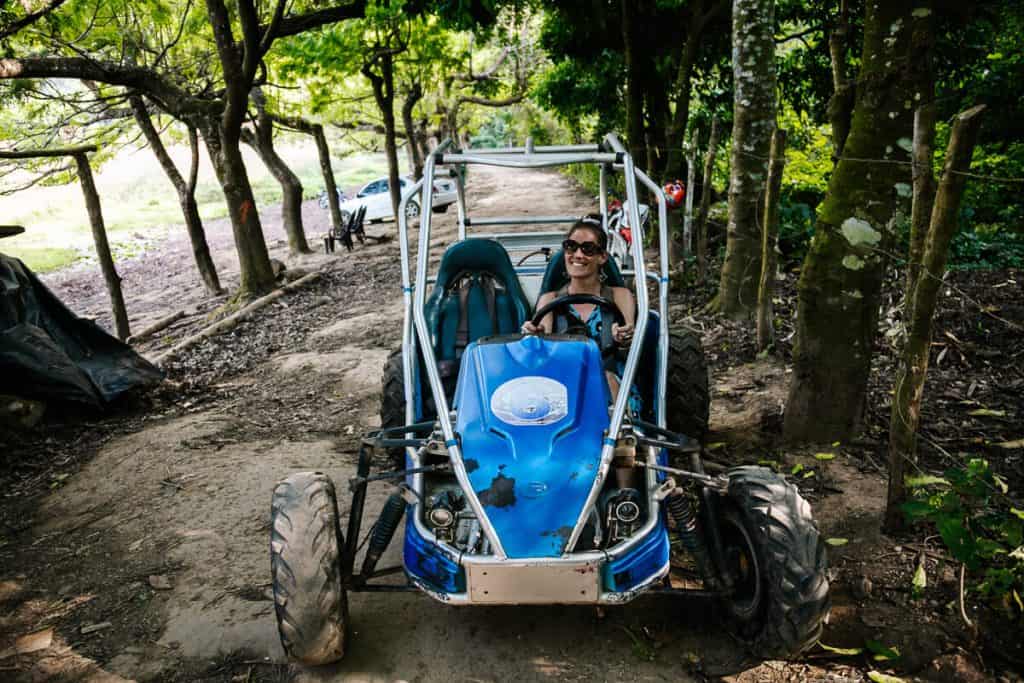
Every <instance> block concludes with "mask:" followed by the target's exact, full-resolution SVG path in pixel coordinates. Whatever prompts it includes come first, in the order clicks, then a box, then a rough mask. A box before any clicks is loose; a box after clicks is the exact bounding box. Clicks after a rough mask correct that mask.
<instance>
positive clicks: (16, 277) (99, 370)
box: [0, 254, 163, 410]
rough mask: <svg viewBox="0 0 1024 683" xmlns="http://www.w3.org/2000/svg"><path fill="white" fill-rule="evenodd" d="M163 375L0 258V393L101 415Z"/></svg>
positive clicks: (25, 271) (19, 266)
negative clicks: (68, 404) (78, 406)
mask: <svg viewBox="0 0 1024 683" xmlns="http://www.w3.org/2000/svg"><path fill="white" fill-rule="evenodd" d="M162 379H163V373H162V372H161V371H160V370H159V369H158V368H157V367H156V366H154V365H153V364H151V363H150V362H149V361H147V360H146V359H145V358H143V357H142V356H140V355H139V354H137V353H135V352H134V351H133V350H132V349H131V347H129V346H128V345H127V344H124V343H122V342H120V341H119V340H117V339H116V338H114V337H112V336H110V335H109V334H107V332H105V331H104V330H103V328H101V327H100V326H99V325H97V324H96V323H94V322H92V321H90V320H83V319H82V318H79V317H78V316H76V315H75V314H74V313H72V312H71V311H70V310H69V309H68V308H67V307H66V306H65V305H64V304H63V303H62V302H61V300H60V299H58V298H57V297H56V296H55V295H54V294H53V292H51V291H50V290H49V289H47V288H46V285H44V284H43V283H42V282H40V281H39V278H37V277H36V276H35V273H33V272H32V271H31V270H29V269H28V268H27V267H26V266H25V264H23V263H22V262H21V261H19V260H18V259H16V258H12V257H10V256H6V255H5V254H0V394H14V395H16V396H22V397H24V398H32V399H36V400H40V401H45V402H72V403H78V404H84V405H87V406H91V407H93V408H97V409H101V410H102V409H103V408H105V407H106V406H107V404H108V403H110V402H111V401H113V400H114V399H116V398H117V397H118V396H120V395H122V394H124V393H125V392H127V391H130V390H132V389H136V388H140V387H145V386H149V385H152V384H156V383H157V382H159V381H160V380H162Z"/></svg>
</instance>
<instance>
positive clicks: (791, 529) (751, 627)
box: [728, 466, 831, 658]
mask: <svg viewBox="0 0 1024 683" xmlns="http://www.w3.org/2000/svg"><path fill="white" fill-rule="evenodd" d="M728 496H729V499H731V502H732V503H733V504H734V505H735V506H736V508H737V510H738V512H739V514H740V517H741V519H742V520H744V522H745V523H746V527H747V531H748V533H749V534H750V537H751V540H752V542H753V543H754V545H755V546H756V549H757V552H758V562H759V564H760V566H761V568H762V578H761V580H762V584H761V588H762V591H763V593H762V606H761V609H760V610H759V611H758V614H757V615H756V616H754V617H753V619H751V621H749V622H746V623H745V624H743V625H742V626H741V635H742V636H744V637H745V638H746V639H748V640H749V641H750V644H751V649H752V650H753V651H754V653H755V654H757V655H758V656H761V657H765V658H789V657H795V656H797V655H799V654H800V653H801V652H803V651H804V650H806V649H807V648H809V647H811V646H812V645H814V643H816V642H817V641H818V638H819V637H820V636H821V630H822V625H823V623H824V621H825V617H826V616H827V615H828V612H829V609H830V608H831V600H830V597H829V592H828V589H829V584H828V554H827V552H826V548H825V542H824V539H822V537H821V534H820V533H819V532H818V525H817V523H816V522H815V521H814V518H813V516H812V515H811V506H810V504H809V503H808V502H807V501H806V500H804V498H803V496H801V495H800V492H799V491H798V490H797V488H796V487H795V486H793V485H792V484H790V483H789V482H787V481H786V480H785V479H784V478H783V477H781V476H780V475H778V474H776V473H775V472H773V471H771V470H769V469H767V468H765V467H756V466H745V467H737V468H734V469H732V470H729V493H728Z"/></svg>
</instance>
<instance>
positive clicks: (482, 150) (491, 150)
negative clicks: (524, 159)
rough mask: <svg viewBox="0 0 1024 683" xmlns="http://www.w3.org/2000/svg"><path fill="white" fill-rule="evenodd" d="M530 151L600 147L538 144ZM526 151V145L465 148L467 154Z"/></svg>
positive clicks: (595, 149) (596, 147)
mask: <svg viewBox="0 0 1024 683" xmlns="http://www.w3.org/2000/svg"><path fill="white" fill-rule="evenodd" d="M531 142H532V140H531ZM529 149H530V151H532V152H533V153H537V152H542V153H551V152H600V151H601V147H600V146H599V145H594V144H589V145H587V144H584V145H540V146H537V147H534V146H532V145H531V146H530V148H529ZM526 151H527V148H526V147H494V148H478V149H472V148H470V149H467V150H465V152H466V153H467V154H525V153H526Z"/></svg>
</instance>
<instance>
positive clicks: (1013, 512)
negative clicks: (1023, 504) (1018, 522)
mask: <svg viewBox="0 0 1024 683" xmlns="http://www.w3.org/2000/svg"><path fill="white" fill-rule="evenodd" d="M1010 514H1011V515H1014V516H1016V517H1019V518H1020V519H1024V510H1018V509H1017V508H1010Z"/></svg>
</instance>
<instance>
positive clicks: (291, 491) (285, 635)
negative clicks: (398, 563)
mask: <svg viewBox="0 0 1024 683" xmlns="http://www.w3.org/2000/svg"><path fill="white" fill-rule="evenodd" d="M343 547H344V540H343V537H342V534H341V528H340V527H339V525H338V505H337V500H336V497H335V494H334V484H333V483H331V480H330V478H328V477H327V476H326V475H324V474H322V473H320V472H299V473H296V474H293V475H291V476H290V477H288V478H287V479H285V480H283V481H281V482H280V483H278V485H277V486H276V487H274V496H273V499H272V501H271V507H270V573H271V582H272V586H273V589H274V611H275V612H276V613H277V630H278V634H279V635H280V636H281V645H282V646H283V647H284V651H285V652H286V653H287V654H288V656H289V657H290V658H292V659H294V660H296V661H299V662H302V663H303V664H307V665H310V666H317V665H320V664H328V663H330V662H334V661H337V660H339V659H341V657H342V656H343V655H344V654H345V631H346V627H347V623H348V598H347V596H346V594H345V587H344V586H343V585H342V583H341V563H340V560H341V553H342V552H343V551H342V548H343Z"/></svg>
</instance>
